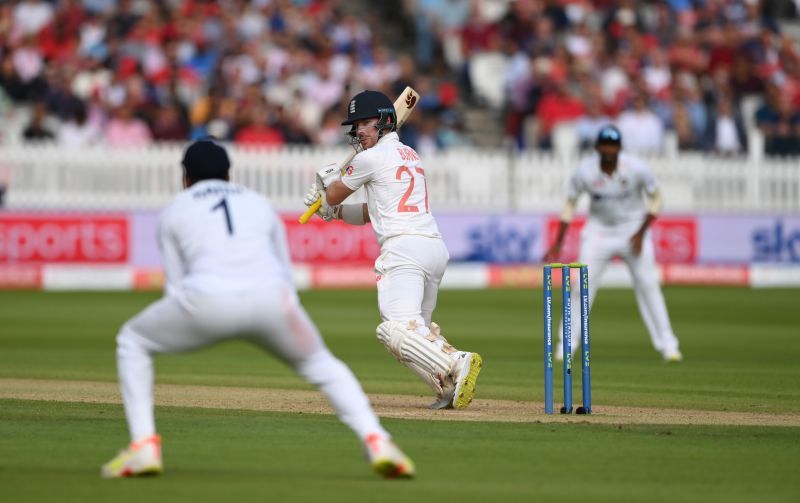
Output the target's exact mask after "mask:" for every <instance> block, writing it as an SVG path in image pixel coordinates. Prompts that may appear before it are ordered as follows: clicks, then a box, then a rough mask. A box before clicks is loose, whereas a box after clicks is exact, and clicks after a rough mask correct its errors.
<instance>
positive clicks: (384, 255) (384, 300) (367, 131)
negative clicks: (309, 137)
mask: <svg viewBox="0 0 800 503" xmlns="http://www.w3.org/2000/svg"><path fill="white" fill-rule="evenodd" d="M396 123H397V120H396V115H395V109H394V106H393V105H392V102H391V101H390V100H389V98H387V97H386V96H385V95H383V94H382V93H379V92H377V91H364V92H362V93H359V94H357V95H356V96H355V97H354V98H353V99H352V100H351V101H350V105H349V108H348V115H347V120H345V121H344V122H343V123H342V124H343V125H349V126H352V128H351V130H350V132H349V134H350V136H351V143H352V144H353V147H354V148H355V149H356V151H357V152H358V154H357V155H356V156H355V157H354V158H353V161H352V162H351V163H350V164H349V165H348V166H346V167H345V169H344V170H343V172H340V171H339V170H338V169H337V168H336V167H335V166H329V167H326V168H323V169H322V170H320V171H319V173H317V180H316V182H315V183H314V184H313V185H312V186H311V188H310V189H309V191H308V194H307V195H306V198H305V201H304V202H305V204H306V206H312V205H313V204H314V203H315V202H316V201H317V200H321V202H322V206H321V207H320V209H319V211H318V212H317V213H318V214H319V216H320V217H322V218H323V219H324V220H325V221H330V220H331V219H340V220H343V221H344V222H346V223H348V224H353V225H364V224H365V223H367V222H371V223H372V228H373V229H374V231H375V235H376V237H377V239H378V243H379V244H380V246H381V255H380V257H378V259H377V260H376V261H375V275H376V279H377V284H378V306H379V309H380V314H381V318H382V319H383V323H381V324H380V325H379V326H378V328H377V336H378V339H379V340H380V341H381V342H382V343H383V345H384V346H385V347H386V349H387V350H388V351H389V353H391V354H392V356H394V357H395V358H396V359H397V360H398V361H399V362H400V363H402V364H403V365H405V366H406V367H408V368H409V369H411V370H412V371H413V372H414V373H415V374H417V375H418V376H419V377H420V378H421V379H422V380H423V381H425V383H427V384H428V386H430V388H431V389H432V390H433V391H434V393H436V401H435V402H434V403H433V404H432V405H431V407H433V408H437V409H441V408H456V409H461V408H464V407H466V406H468V405H469V404H470V402H471V401H472V398H473V396H474V394H475V383H476V381H477V378H478V373H479V372H480V369H481V365H482V361H481V357H480V355H479V354H477V353H469V352H466V351H458V350H457V349H456V348H454V347H453V346H451V345H450V344H449V343H448V342H447V340H446V339H445V338H444V337H443V336H442V334H441V333H440V330H439V327H438V326H437V325H436V324H435V323H432V322H431V316H432V314H433V310H434V308H435V307H436V297H437V295H438V292H439V284H440V283H441V281H442V276H443V275H444V271H445V268H446V267H447V261H448V260H449V258H450V255H449V254H448V252H447V248H446V247H445V245H444V241H443V240H442V235H441V234H440V233H439V228H438V226H437V225H436V220H435V219H434V218H433V215H432V214H431V212H430V207H429V204H428V191H427V186H426V182H425V169H424V168H423V166H422V165H421V163H420V159H419V156H418V155H417V153H416V152H415V151H414V150H413V149H412V148H410V147H408V146H406V145H404V144H403V143H401V142H400V139H399V137H398V135H397V133H396V132H395V130H396ZM360 187H364V190H365V191H366V195H367V201H368V202H367V203H365V204H344V205H343V204H341V203H342V201H344V200H345V198H347V197H348V196H349V195H350V194H352V193H353V192H354V191H356V190H357V189H358V188H360Z"/></svg>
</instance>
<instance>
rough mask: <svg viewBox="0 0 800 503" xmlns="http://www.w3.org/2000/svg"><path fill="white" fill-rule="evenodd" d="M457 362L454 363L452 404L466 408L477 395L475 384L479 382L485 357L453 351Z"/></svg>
mask: <svg viewBox="0 0 800 503" xmlns="http://www.w3.org/2000/svg"><path fill="white" fill-rule="evenodd" d="M453 358H454V359H455V364H454V365H453V372H452V374H451V375H452V376H453V382H454V383H455V389H454V390H453V401H452V406H453V408H456V409H464V408H466V407H467V406H468V405H469V404H470V403H471V402H472V398H473V397H474V396H475V385H476V384H477V382H478V374H479V373H480V372H481V367H482V366H483V358H481V355H479V354H478V353H468V352H466V351H458V352H457V353H453Z"/></svg>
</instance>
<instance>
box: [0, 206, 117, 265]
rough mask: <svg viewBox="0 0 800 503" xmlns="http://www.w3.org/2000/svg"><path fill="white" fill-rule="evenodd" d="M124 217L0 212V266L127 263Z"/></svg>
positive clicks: (88, 214)
mask: <svg viewBox="0 0 800 503" xmlns="http://www.w3.org/2000/svg"><path fill="white" fill-rule="evenodd" d="M128 245H129V243H128V218H127V216H125V215H108V214H91V213H82V214H79V215H65V214H48V213H36V214H19V213H6V214H3V213H0V264H2V263H5V264H10V263H14V264H42V263H92V264H118V263H125V262H127V261H128V253H129V252H128V248H129V247H128Z"/></svg>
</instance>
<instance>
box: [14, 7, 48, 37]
mask: <svg viewBox="0 0 800 503" xmlns="http://www.w3.org/2000/svg"><path fill="white" fill-rule="evenodd" d="M53 16H54V14H53V6H52V5H50V3H48V2H45V1H44V0H22V1H21V2H19V3H18V4H17V6H16V7H15V8H14V27H15V28H16V29H17V30H19V31H20V32H22V34H23V35H36V34H37V33H39V32H40V31H41V30H42V28H44V27H45V26H47V25H48V24H50V22H51V21H52V20H53Z"/></svg>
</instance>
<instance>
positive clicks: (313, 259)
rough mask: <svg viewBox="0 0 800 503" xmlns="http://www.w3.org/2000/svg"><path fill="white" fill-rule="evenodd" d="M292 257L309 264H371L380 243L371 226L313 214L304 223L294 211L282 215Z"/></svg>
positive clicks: (378, 251) (377, 253)
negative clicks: (323, 219) (327, 220)
mask: <svg viewBox="0 0 800 503" xmlns="http://www.w3.org/2000/svg"><path fill="white" fill-rule="evenodd" d="M282 217H283V223H284V225H285V226H286V237H287V239H288V241H289V250H290V252H291V254H292V261H293V262H298V263H309V264H331V263H339V264H362V265H363V264H372V263H373V262H374V261H375V259H376V258H378V255H380V247H379V246H378V241H377V240H376V239H375V233H374V232H373V231H372V226H371V225H369V224H367V225H348V224H346V223H344V222H340V221H333V222H324V221H322V220H321V219H319V218H318V217H316V216H315V217H313V218H312V219H311V220H309V221H308V223H307V224H301V223H299V222H298V221H297V217H296V216H295V215H283V216H282Z"/></svg>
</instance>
